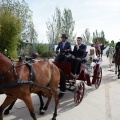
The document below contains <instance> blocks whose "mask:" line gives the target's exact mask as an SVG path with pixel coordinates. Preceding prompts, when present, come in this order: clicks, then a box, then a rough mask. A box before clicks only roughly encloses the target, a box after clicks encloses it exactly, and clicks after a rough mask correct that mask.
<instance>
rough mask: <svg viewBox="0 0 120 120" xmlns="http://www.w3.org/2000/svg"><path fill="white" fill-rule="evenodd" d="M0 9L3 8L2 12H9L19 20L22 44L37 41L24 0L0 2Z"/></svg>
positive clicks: (30, 12)
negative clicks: (20, 22)
mask: <svg viewBox="0 0 120 120" xmlns="http://www.w3.org/2000/svg"><path fill="white" fill-rule="evenodd" d="M0 8H3V9H2V11H6V10H8V11H10V12H11V13H13V14H14V15H16V16H18V17H19V18H20V19H21V21H22V23H23V24H22V32H21V38H22V39H21V40H22V42H25V41H28V42H34V41H36V40H37V33H36V31H35V29H34V25H33V22H32V11H31V10H30V9H29V6H28V4H27V3H26V2H25V1H24V0H22V1H21V2H20V1H19V0H2V1H1V2H0Z"/></svg>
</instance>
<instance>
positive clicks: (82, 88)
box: [74, 82, 85, 105]
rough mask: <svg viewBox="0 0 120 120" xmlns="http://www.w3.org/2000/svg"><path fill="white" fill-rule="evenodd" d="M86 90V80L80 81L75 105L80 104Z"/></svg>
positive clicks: (76, 90)
mask: <svg viewBox="0 0 120 120" xmlns="http://www.w3.org/2000/svg"><path fill="white" fill-rule="evenodd" d="M84 91H85V85H84V82H80V83H78V84H77V86H76V89H75V92H74V102H75V105H79V104H80V102H81V101H82V99H83V96H84Z"/></svg>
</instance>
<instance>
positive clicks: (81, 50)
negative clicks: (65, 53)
mask: <svg viewBox="0 0 120 120" xmlns="http://www.w3.org/2000/svg"><path fill="white" fill-rule="evenodd" d="M86 48H87V47H86V45H84V44H83V43H82V38H81V37H77V45H75V46H74V49H73V52H72V56H71V57H72V59H73V61H74V62H73V69H72V73H73V74H74V75H78V74H79V73H80V64H81V61H82V60H83V58H85V53H86Z"/></svg>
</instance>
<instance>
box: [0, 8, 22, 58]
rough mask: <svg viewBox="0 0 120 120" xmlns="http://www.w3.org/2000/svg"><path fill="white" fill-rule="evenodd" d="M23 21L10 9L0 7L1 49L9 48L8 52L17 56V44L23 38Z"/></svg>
mask: <svg viewBox="0 0 120 120" xmlns="http://www.w3.org/2000/svg"><path fill="white" fill-rule="evenodd" d="M21 31H22V21H21V19H19V18H18V17H17V16H16V15H14V14H12V13H11V12H9V11H8V10H6V11H4V12H3V10H1V9H0V51H3V52H4V51H5V50H7V54H8V55H9V56H10V57H12V58H15V57H17V46H18V44H19V41H20V39H21V35H20V33H21Z"/></svg>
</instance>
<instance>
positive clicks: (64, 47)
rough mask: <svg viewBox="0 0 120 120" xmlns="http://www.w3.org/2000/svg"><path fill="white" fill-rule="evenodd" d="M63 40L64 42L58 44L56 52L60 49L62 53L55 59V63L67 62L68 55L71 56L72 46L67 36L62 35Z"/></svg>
mask: <svg viewBox="0 0 120 120" xmlns="http://www.w3.org/2000/svg"><path fill="white" fill-rule="evenodd" d="M61 39H62V41H61V42H59V43H58V46H57V48H56V52H58V50H59V49H60V53H59V54H58V56H57V57H56V58H55V62H60V61H65V58H66V55H68V54H70V51H71V44H70V43H69V42H68V41H67V39H68V38H67V36H66V34H62V36H61Z"/></svg>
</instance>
